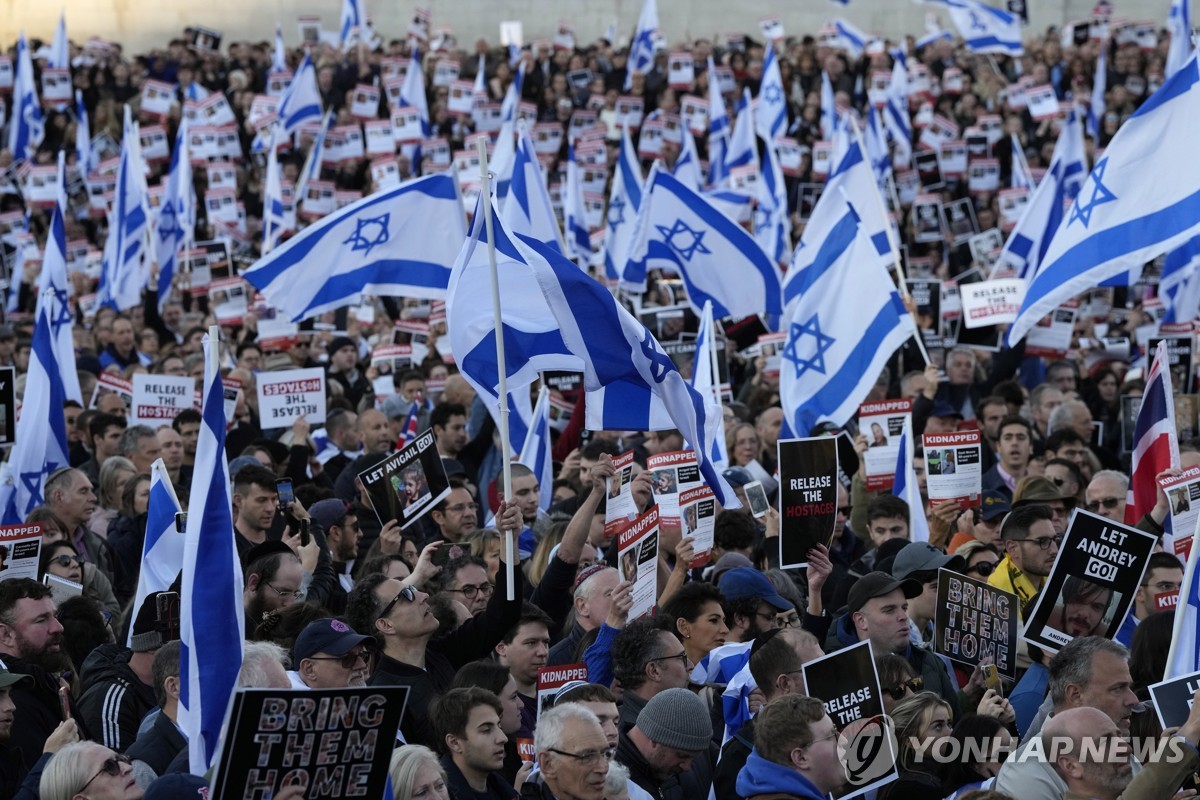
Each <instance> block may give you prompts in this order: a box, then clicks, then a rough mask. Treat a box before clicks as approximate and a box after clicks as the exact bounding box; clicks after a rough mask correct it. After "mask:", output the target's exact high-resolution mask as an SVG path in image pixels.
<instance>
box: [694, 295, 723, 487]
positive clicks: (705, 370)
mask: <svg viewBox="0 0 1200 800" xmlns="http://www.w3.org/2000/svg"><path fill="white" fill-rule="evenodd" d="M716 354H717V326H716V323H715V321H714V320H713V312H712V302H707V303H705V304H704V311H703V312H702V313H701V314H700V328H699V330H698V331H697V332H696V353H695V355H694V356H693V358H692V380H691V381H690V382H691V384H692V388H693V389H695V390H696V391H697V392H699V393H700V395H701V396H702V397H711V398H712V399H713V402H715V403H717V404H720V402H721V376H720V375H718V374H717V363H716ZM710 458H712V460H713V464H715V465H716V467H717V469H719V470H722V471H723V470H724V469H725V468H726V467H727V466H729V450H728V446H727V445H726V444H725V437H724V436H718V437H717V438H716V441H714V442H713V448H712V454H711V456H710Z"/></svg>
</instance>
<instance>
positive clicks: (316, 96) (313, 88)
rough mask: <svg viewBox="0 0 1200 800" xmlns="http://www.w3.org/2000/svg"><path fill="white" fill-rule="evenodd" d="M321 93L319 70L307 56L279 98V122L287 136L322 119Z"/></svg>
mask: <svg viewBox="0 0 1200 800" xmlns="http://www.w3.org/2000/svg"><path fill="white" fill-rule="evenodd" d="M321 113H322V112H321V91H320V90H319V89H318V88H317V69H316V67H314V66H313V63H312V57H311V56H309V55H308V54H305V56H304V60H303V61H301V62H300V66H299V67H298V68H297V69H296V74H295V75H293V76H292V82H291V83H289V84H288V87H287V89H285V90H284V92H283V97H281V98H279V122H278V123H277V124H278V125H279V127H280V128H282V129H283V133H284V135H285V136H291V135H292V134H293V133H294V132H295V131H296V129H297V128H299V127H300V126H301V125H303V124H304V123H305V122H308V121H309V120H312V119H320V118H321Z"/></svg>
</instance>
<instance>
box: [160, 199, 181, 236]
mask: <svg viewBox="0 0 1200 800" xmlns="http://www.w3.org/2000/svg"><path fill="white" fill-rule="evenodd" d="M176 219H177V218H176V216H175V203H174V202H170V203H164V204H163V207H162V212H161V213H160V214H159V215H158V235H159V237H160V238H161V239H162V240H163V241H164V242H169V241H170V240H171V239H173V238H174V237H175V236H176V235H177V234H178V233H179V223H178V222H177V221H176Z"/></svg>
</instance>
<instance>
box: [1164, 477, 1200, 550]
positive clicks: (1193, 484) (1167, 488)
mask: <svg viewBox="0 0 1200 800" xmlns="http://www.w3.org/2000/svg"><path fill="white" fill-rule="evenodd" d="M1158 485H1159V486H1160V487H1162V490H1163V492H1164V493H1165V494H1166V495H1167V502H1168V503H1170V506H1171V530H1172V531H1174V532H1175V539H1176V540H1178V539H1180V538H1182V537H1184V536H1191V535H1192V534H1193V532H1194V531H1195V530H1196V517H1197V516H1198V515H1200V467H1191V468H1189V469H1185V470H1184V471H1183V472H1182V473H1180V474H1179V475H1176V476H1168V477H1166V478H1163V479H1161V480H1159V482H1158Z"/></svg>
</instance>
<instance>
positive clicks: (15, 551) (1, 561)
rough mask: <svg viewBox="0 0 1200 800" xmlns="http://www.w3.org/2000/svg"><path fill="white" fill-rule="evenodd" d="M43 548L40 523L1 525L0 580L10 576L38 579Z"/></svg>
mask: <svg viewBox="0 0 1200 800" xmlns="http://www.w3.org/2000/svg"><path fill="white" fill-rule="evenodd" d="M41 548H42V526H41V524H40V523H37V522H34V523H31V524H29V525H4V526H2V527H0V581H3V580H8V579H9V578H29V579H31V580H37V576H38V556H39V555H41Z"/></svg>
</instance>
